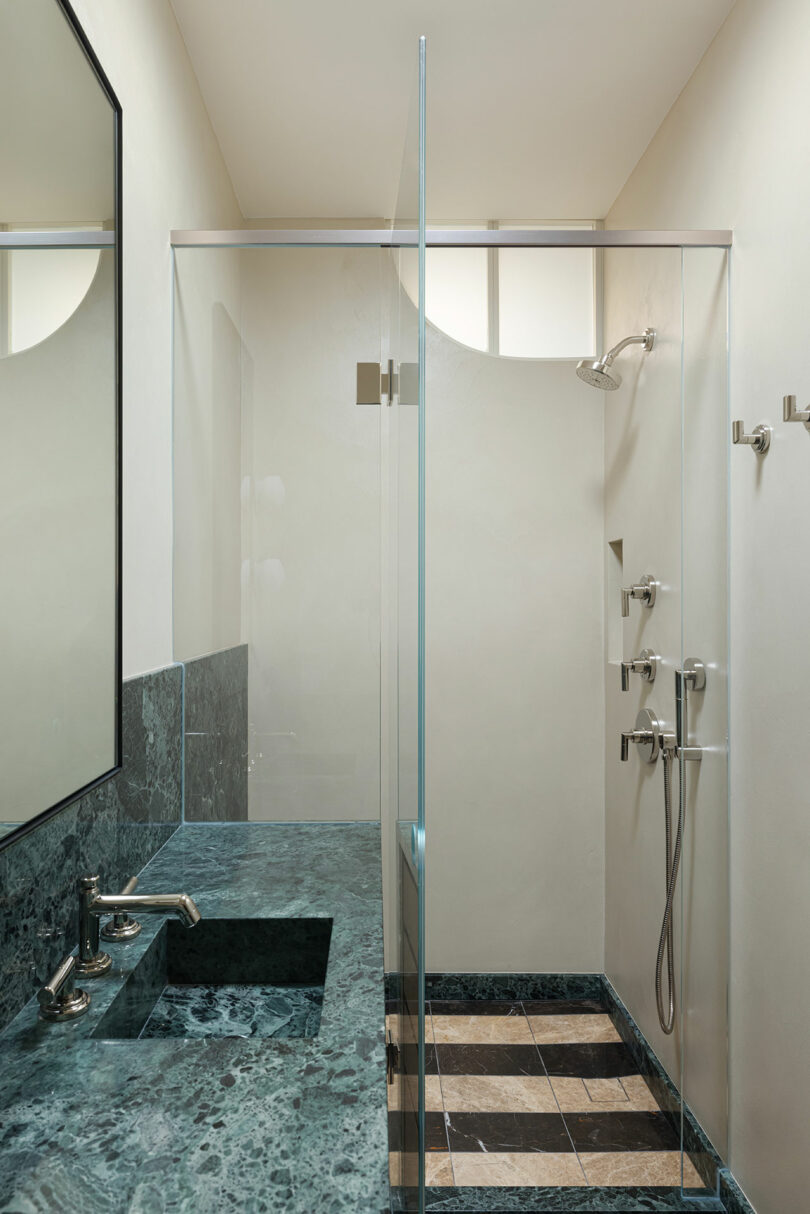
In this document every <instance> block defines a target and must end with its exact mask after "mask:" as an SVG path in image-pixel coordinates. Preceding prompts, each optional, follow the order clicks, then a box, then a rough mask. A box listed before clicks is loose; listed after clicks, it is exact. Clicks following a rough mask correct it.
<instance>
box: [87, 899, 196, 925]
mask: <svg viewBox="0 0 810 1214" xmlns="http://www.w3.org/2000/svg"><path fill="white" fill-rule="evenodd" d="M171 911H174V913H175V914H176V915H177V918H178V919H180V920H181V921H182V922H183V923H185V925H186V927H194V925H195V923H199V921H200V919H201V918H202V916H201V915H200V912H199V909H198V908H197V904H196V902H195V901H194V900H193V899H192V898H189V896H188V894H98V895H97V896H96V897H95V898H94V899H93V901H92V902H91V903H90V906H89V907H88V912H89V914H91V915H128V914H130V913H132V914H135V913H137V914H139V915H166V914H169V913H170V912H171Z"/></svg>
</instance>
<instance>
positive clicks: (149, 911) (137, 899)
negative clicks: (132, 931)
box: [76, 876, 202, 977]
mask: <svg viewBox="0 0 810 1214" xmlns="http://www.w3.org/2000/svg"><path fill="white" fill-rule="evenodd" d="M126 888H128V889H131V888H132V885H131V883H129V884H128V885H127V887H126ZM130 911H136V912H137V913H138V914H139V915H167V914H171V913H174V914H176V915H177V917H178V918H179V919H180V920H181V921H182V922H183V923H184V924H185V925H186V927H194V925H195V923H199V921H200V919H201V917H202V916H201V915H200V912H199V910H198V908H197V904H196V903H195V902H194V901H193V900H192V899H191V898H189V896H188V894H131V893H126V894H124V893H121V894H102V893H101V892H100V889H99V883H98V877H97V876H96V877H82V878H81V880H80V881H79V959H78V962H77V963H76V973H77V974H82V975H83V976H85V977H93V976H95V975H97V974H105V973H106V972H107V970H108V969H109V968H110V966H111V965H112V958H111V957H110V956H109V954H108V953H103V952H101V950H100V948H99V936H100V928H99V919H100V918H101V917H102V916H103V915H128V914H129V912H130ZM113 938H115V937H113Z"/></svg>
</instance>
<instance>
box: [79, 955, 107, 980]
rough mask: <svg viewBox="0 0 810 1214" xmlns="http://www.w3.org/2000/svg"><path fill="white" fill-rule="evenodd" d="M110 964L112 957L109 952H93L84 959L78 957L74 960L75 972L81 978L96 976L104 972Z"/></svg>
mask: <svg viewBox="0 0 810 1214" xmlns="http://www.w3.org/2000/svg"><path fill="white" fill-rule="evenodd" d="M111 965H112V957H111V956H110V954H109V953H95V954H94V955H93V956H92V957H88V958H87V960H85V961H83V960H82V959H81V958H79V960H78V961H77V962H76V973H77V974H79V975H81V977H82V978H97V977H98V976H99V974H106V973H107V970H108V969H109V968H110V966H111Z"/></svg>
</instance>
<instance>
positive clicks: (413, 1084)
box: [388, 1075, 444, 1113]
mask: <svg viewBox="0 0 810 1214" xmlns="http://www.w3.org/2000/svg"><path fill="white" fill-rule="evenodd" d="M417 1099H418V1087H417V1078H416V1075H398V1076H397V1077H396V1079H395V1081H394V1083H390V1084H389V1085H388V1108H389V1109H390V1110H391V1111H392V1112H393V1111H395V1110H397V1109H400V1108H402V1107H403V1106H404V1107H405V1108H406V1109H415V1108H416V1104H417ZM425 1108H426V1110H427V1111H428V1112H429V1113H441V1111H442V1109H443V1108H444V1105H443V1104H442V1089H441V1081H440V1079H439V1076H438V1075H425Z"/></svg>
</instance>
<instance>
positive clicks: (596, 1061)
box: [537, 1041, 638, 1079]
mask: <svg viewBox="0 0 810 1214" xmlns="http://www.w3.org/2000/svg"><path fill="white" fill-rule="evenodd" d="M537 1048H538V1049H539V1051H540V1056H541V1058H542V1059H543V1062H544V1063H545V1066H546V1070H547V1071H548V1073H549V1075H552V1076H554V1075H560V1076H566V1077H570V1078H575V1079H616V1078H618V1077H619V1076H620V1075H637V1074H638V1066H637V1065H636V1063H635V1062H634V1061H633V1055H632V1054H631V1053H630V1051H629V1050H628V1048H627V1046H626V1045H623V1044H622V1043H621V1042H619V1041H605V1042H598V1043H597V1042H587V1043H582V1044H578V1045H539V1046H538V1047H537Z"/></svg>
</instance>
